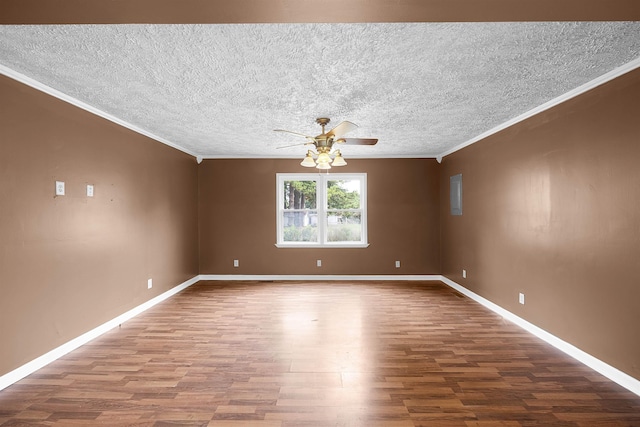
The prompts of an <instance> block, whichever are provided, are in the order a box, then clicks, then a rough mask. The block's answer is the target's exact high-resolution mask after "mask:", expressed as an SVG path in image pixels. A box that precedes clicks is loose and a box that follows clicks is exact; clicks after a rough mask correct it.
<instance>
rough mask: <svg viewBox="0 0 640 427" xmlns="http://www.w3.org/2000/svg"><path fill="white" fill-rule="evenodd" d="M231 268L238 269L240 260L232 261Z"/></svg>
mask: <svg viewBox="0 0 640 427" xmlns="http://www.w3.org/2000/svg"><path fill="white" fill-rule="evenodd" d="M233 266H234V267H240V260H237V259H234V260H233Z"/></svg>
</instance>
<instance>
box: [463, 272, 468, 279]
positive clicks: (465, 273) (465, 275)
mask: <svg viewBox="0 0 640 427" xmlns="http://www.w3.org/2000/svg"><path fill="white" fill-rule="evenodd" d="M462 278H463V279H466V278H467V270H462Z"/></svg>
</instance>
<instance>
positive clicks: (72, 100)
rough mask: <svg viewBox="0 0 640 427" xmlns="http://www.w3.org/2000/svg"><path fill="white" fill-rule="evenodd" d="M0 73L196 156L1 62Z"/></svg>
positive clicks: (194, 155)
mask: <svg viewBox="0 0 640 427" xmlns="http://www.w3.org/2000/svg"><path fill="white" fill-rule="evenodd" d="M0 74H2V75H5V76H7V77H9V78H11V79H13V80H16V81H18V82H20V83H22V84H25V85H27V86H30V87H32V88H34V89H36V90H39V91H40V92H44V93H46V94H47V95H51V96H53V97H54V98H58V99H60V100H61V101H64V102H66V103H69V104H71V105H73V106H75V107H78V108H81V109H83V110H85V111H88V112H89V113H91V114H95V115H96V116H98V117H102V118H103V119H106V120H109V121H110V122H113V123H115V124H117V125H120V126H122V127H124V128H127V129H129V130H132V131H134V132H136V133H138V134H140V135H143V136H146V137H147V138H151V139H153V140H155V141H158V142H161V143H163V144H165V145H168V146H169V147H171V148H175V149H176V150H179V151H182V152H183V153H186V154H189V155H190V156H193V157H196V154H195V153H193V152H191V151H189V150H187V149H186V148H184V147H181V146H180V145H178V144H175V143H173V142H171V141H169V140H167V139H164V138H162V137H160V136H158V135H155V134H153V133H151V132H149V131H147V130H145V129H142V128H141V127H139V126H136V125H133V124H131V123H129V122H127V121H125V120H122V119H119V118H118V117H116V116H113V115H111V114H109V113H107V112H104V111H102V110H100V109H99V108H96V107H94V106H92V105H89V104H87V103H86V102H83V101H80V100H79V99H76V98H74V97H72V96H70V95H67V94H66V93H63V92H60V91H59V90H57V89H54V88H52V87H50V86H47V85H45V84H44V83H41V82H39V81H37V80H35V79H32V78H31V77H27V76H25V75H24V74H21V73H19V72H17V71H15V70H12V69H11V68H9V67H6V66H4V65H2V64H0Z"/></svg>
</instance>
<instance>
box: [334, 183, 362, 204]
mask: <svg viewBox="0 0 640 427" xmlns="http://www.w3.org/2000/svg"><path fill="white" fill-rule="evenodd" d="M327 207H328V208H329V209H360V180H359V179H348V180H345V179H341V180H329V181H327Z"/></svg>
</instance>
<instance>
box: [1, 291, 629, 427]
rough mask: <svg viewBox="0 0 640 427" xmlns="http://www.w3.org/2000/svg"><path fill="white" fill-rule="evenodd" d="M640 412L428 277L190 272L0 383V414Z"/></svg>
mask: <svg viewBox="0 0 640 427" xmlns="http://www.w3.org/2000/svg"><path fill="white" fill-rule="evenodd" d="M36 425H37V426H95V425H106V426H157V427H164V426H221V427H227V426H229V427H236V426H256V427H291V426H301V427H306V426H309V427H325V426H327V427H328V426H332V427H335V426H354V427H355V426H358V427H359V426H362V427H378V426H384V427H413V426H429V427H492V426H496V427H498V426H501V427H525V426H563V427H613V426H640V398H639V397H638V396H636V395H634V394H633V393H630V392H628V391H626V390H625V389H623V388H622V387H620V386H618V385H616V384H614V383H612V382H611V381H609V380H607V379H606V378H604V377H602V376H601V375H599V374H597V373H596V372H594V371H592V370H591V369H589V368H587V367H585V366H584V365H582V364H580V363H578V362H576V361H574V360H573V359H571V358H569V357H568V356H566V355H564V354H563V353H561V352H559V351H558V350H556V349H554V348H553V347H550V346H549V345H547V344H545V343H543V342H542V341H540V340H538V339H537V338H536V337H534V336H531V335H530V334H528V333H527V332H525V331H523V330H521V329H520V328H518V327H517V326H514V325H513V324H511V323H509V322H506V321H504V320H503V319H502V318H501V317H499V316H497V315H496V314H494V313H492V312H490V311H488V310H487V309H485V308H484V307H482V306H480V305H479V304H477V303H475V302H473V301H472V300H469V299H467V298H465V297H462V296H461V295H459V294H457V293H456V292H455V291H453V290H451V289H449V288H447V287H446V286H444V285H442V284H440V283H426V282H425V283H422V282H419V283H414V282H364V283H360V282H357V283H346V282H329V283H327V282H305V283H296V282H265V283H258V282H232V283H225V282H200V283H198V284H196V285H194V286H192V287H190V288H188V289H187V290H185V291H183V292H182V293H180V294H178V295H176V296H175V297H173V298H171V299H170V300H167V301H165V302H163V303H161V304H159V305H157V306H156V307H154V308H152V309H151V310H149V311H147V312H145V313H143V314H142V315H140V316H138V317H136V318H135V319H132V320H130V321H129V322H127V323H125V324H123V325H122V326H121V327H120V328H116V329H114V330H112V331H110V332H109V333H107V334H105V335H103V336H102V337H100V338H98V339H96V340H94V341H92V342H91V343H89V344H87V345H85V346H83V347H82V348H80V349H78V350H76V351H74V352H72V353H70V354H68V355H67V356H65V357H63V358H61V359H59V360H57V361H56V362H54V363H52V364H50V365H49V366H47V367H45V368H43V369H41V370H40V371H38V372H37V373H34V374H33V375H30V376H29V377H27V378H25V379H23V380H22V381H20V382H18V383H16V384H14V385H12V386H10V387H8V388H7V389H5V390H3V391H1V392H0V426H2V427H8V426H36Z"/></svg>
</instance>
